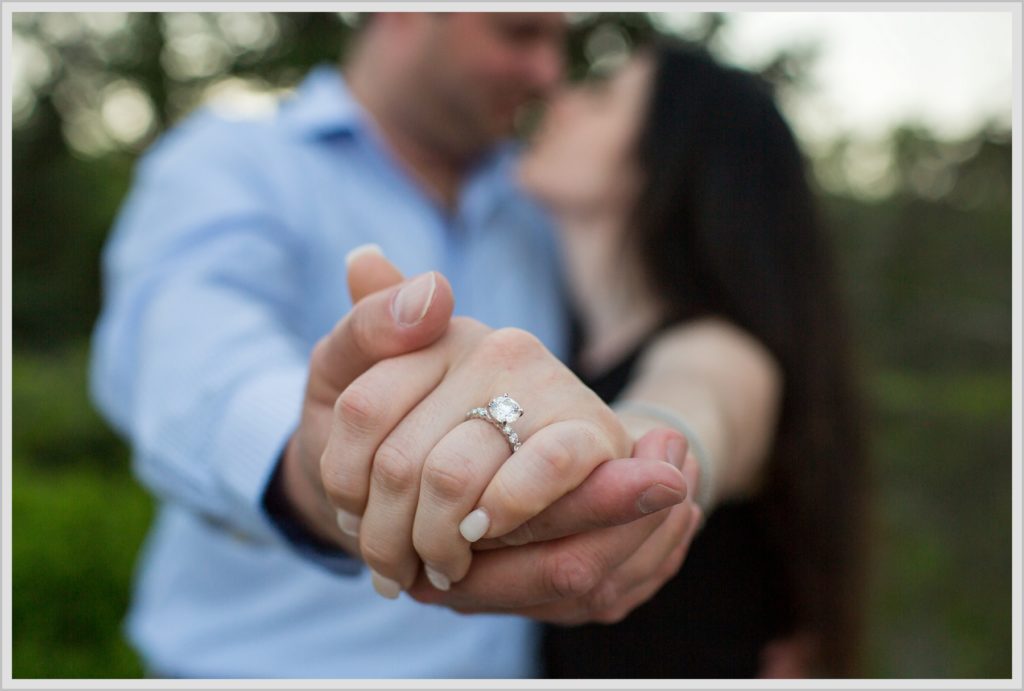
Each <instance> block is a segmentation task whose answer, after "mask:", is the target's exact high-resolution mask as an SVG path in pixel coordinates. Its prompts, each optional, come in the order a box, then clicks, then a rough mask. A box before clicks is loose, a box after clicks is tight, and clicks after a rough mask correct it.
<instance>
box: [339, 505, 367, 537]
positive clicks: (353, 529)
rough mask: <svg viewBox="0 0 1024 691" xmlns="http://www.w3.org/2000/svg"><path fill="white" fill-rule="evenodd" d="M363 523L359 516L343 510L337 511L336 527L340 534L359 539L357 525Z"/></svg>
mask: <svg viewBox="0 0 1024 691" xmlns="http://www.w3.org/2000/svg"><path fill="white" fill-rule="evenodd" d="M362 522H363V519H361V518H360V517H359V516H357V515H355V514H354V513H349V512H348V511H345V510H344V509H338V527H339V528H341V532H343V533H345V534H346V535H351V536H352V537H359V525H360V524H361V523H362Z"/></svg>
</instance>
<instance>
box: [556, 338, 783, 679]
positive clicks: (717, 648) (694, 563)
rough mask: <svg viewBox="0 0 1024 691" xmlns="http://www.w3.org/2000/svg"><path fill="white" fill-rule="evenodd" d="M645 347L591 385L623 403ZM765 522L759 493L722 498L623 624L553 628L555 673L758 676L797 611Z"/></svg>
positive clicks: (578, 675)
mask: <svg viewBox="0 0 1024 691" xmlns="http://www.w3.org/2000/svg"><path fill="white" fill-rule="evenodd" d="M659 331H660V329H659ZM574 335H576V334H574ZM574 340H577V343H578V339H574ZM650 340H651V339H650V338H648V339H646V340H645V342H644V343H645V344H646V343H648V342H650ZM643 347H644V346H643V345H641V346H640V347H639V348H637V349H636V350H635V351H634V352H633V353H631V354H630V355H629V356H628V357H626V358H625V359H623V360H622V361H621V362H620V363H619V364H618V365H616V366H615V367H613V368H612V369H610V370H609V371H607V372H605V373H604V374H602V375H601V376H598V377H596V378H592V379H587V378H585V377H581V378H582V379H583V382H584V383H585V384H586V385H587V386H589V387H590V388H591V389H592V390H593V391H594V392H595V393H597V394H598V395H599V396H601V398H602V399H603V400H604V401H605V402H607V403H611V402H613V401H614V400H615V399H616V398H617V397H618V395H619V393H620V392H621V391H622V390H623V389H624V388H625V386H626V384H627V383H628V382H629V380H630V377H631V376H632V373H633V369H634V367H635V365H636V363H637V361H638V360H639V358H640V356H641V354H642V353H643ZM574 351H576V352H578V348H574ZM575 369H578V368H575ZM763 525H764V522H763V520H762V519H761V509H760V507H759V506H758V504H757V502H756V500H750V501H742V502H734V503H726V504H721V505H719V506H718V507H717V508H716V509H715V510H714V511H713V512H712V513H711V516H710V517H708V519H707V521H706V522H705V525H704V528H703V529H702V530H701V531H700V532H699V533H698V534H697V535H696V537H695V538H694V540H693V542H692V543H691V546H690V550H689V553H688V554H687V556H686V558H685V560H684V561H683V565H682V567H681V568H680V570H679V572H678V573H677V574H676V576H675V577H673V578H671V579H670V580H669V581H668V582H666V583H665V585H664V586H663V587H662V588H661V590H660V591H659V592H658V593H657V594H656V595H655V596H654V597H653V598H651V599H650V600H648V601H647V602H646V603H644V604H642V605H640V606H639V607H638V608H637V609H635V610H634V611H633V612H632V613H630V614H629V616H627V617H626V618H625V619H623V620H622V621H621V622H619V623H617V624H584V625H582V626H575V627H561V626H552V625H548V626H545V627H544V639H543V640H544V642H543V654H544V662H545V671H546V676H548V677H549V678H667V679H679V678H739V677H756V676H757V673H758V668H759V655H760V651H761V650H762V648H763V647H764V645H765V644H766V643H767V642H769V641H770V640H772V639H774V638H776V637H778V636H780V635H782V634H784V633H785V632H786V630H787V629H788V628H789V627H788V626H787V623H786V620H785V615H786V613H787V612H789V611H791V610H790V608H789V607H787V606H786V604H785V602H784V597H785V596H784V595H783V593H784V590H783V582H782V576H781V567H780V564H779V563H778V562H777V559H776V558H775V556H774V554H773V553H772V551H771V549H770V548H769V546H768V542H767V539H766V536H765V533H764V530H763Z"/></svg>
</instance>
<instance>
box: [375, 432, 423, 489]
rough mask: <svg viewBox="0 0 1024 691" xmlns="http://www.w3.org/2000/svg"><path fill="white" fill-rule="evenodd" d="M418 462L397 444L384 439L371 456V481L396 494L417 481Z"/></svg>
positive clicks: (412, 485) (413, 485) (414, 484)
mask: <svg viewBox="0 0 1024 691" xmlns="http://www.w3.org/2000/svg"><path fill="white" fill-rule="evenodd" d="M418 470H419V464H418V463H417V462H416V461H415V459H413V458H412V457H411V456H409V454H408V453H406V452H405V451H404V450H403V449H402V447H401V446H400V445H399V444H396V443H395V442H393V441H389V440H385V441H384V443H383V444H381V446H380V448H379V449H377V454H376V455H375V456H374V458H373V470H372V471H371V475H372V477H373V481H374V482H375V483H376V484H378V485H380V487H381V488H382V489H384V490H385V491H386V492H389V493H392V494H397V493H404V492H407V491H409V490H411V489H413V488H414V487H415V486H416V485H417V484H418V481H419V474H418Z"/></svg>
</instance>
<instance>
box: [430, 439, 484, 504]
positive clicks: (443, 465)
mask: <svg viewBox="0 0 1024 691" xmlns="http://www.w3.org/2000/svg"><path fill="white" fill-rule="evenodd" d="M472 478H473V464H472V461H471V460H470V459H469V458H468V457H467V456H466V455H465V454H464V453H463V452H461V451H456V450H449V451H446V452H445V453H444V455H443V456H437V455H432V456H429V457H428V458H427V461H426V463H425V464H424V466H423V486H424V487H425V488H426V489H427V490H428V491H429V492H430V494H431V495H433V496H435V497H437V498H438V499H441V500H443V501H446V502H451V501H456V500H461V499H464V497H465V494H466V487H467V486H469V483H470V481H471V480H472Z"/></svg>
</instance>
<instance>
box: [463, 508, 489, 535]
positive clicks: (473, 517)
mask: <svg viewBox="0 0 1024 691" xmlns="http://www.w3.org/2000/svg"><path fill="white" fill-rule="evenodd" d="M489 527H491V518H490V516H488V515H487V512H486V511H484V510H483V509H477V510H476V511H473V512H472V513H471V514H469V515H468V516H466V517H465V518H463V519H462V523H460V524H459V532H460V533H462V537H464V538H466V539H467V540H469V541H470V542H476V541H477V540H479V539H480V538H482V537H483V536H484V533H486V532H487V529H488V528H489Z"/></svg>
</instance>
